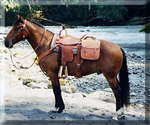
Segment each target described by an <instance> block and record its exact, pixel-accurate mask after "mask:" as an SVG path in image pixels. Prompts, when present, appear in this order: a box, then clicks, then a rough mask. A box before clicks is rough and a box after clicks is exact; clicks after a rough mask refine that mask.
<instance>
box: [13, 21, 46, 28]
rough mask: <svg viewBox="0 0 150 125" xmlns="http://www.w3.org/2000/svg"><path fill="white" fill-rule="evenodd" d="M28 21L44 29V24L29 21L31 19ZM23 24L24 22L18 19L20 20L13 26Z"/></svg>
mask: <svg viewBox="0 0 150 125" xmlns="http://www.w3.org/2000/svg"><path fill="white" fill-rule="evenodd" d="M28 21H29V22H31V23H33V24H36V25H38V26H39V27H41V28H44V26H43V25H42V24H39V23H37V22H34V21H32V20H29V19H28ZM21 22H22V21H21V20H20V19H18V20H16V21H15V22H14V24H13V25H18V24H19V23H21ZM22 23H23V22H22Z"/></svg>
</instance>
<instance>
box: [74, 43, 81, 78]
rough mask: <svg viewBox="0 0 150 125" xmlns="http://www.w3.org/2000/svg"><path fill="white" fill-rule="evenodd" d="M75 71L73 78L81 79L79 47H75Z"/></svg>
mask: <svg viewBox="0 0 150 125" xmlns="http://www.w3.org/2000/svg"><path fill="white" fill-rule="evenodd" d="M76 58H77V59H76V64H77V69H76V73H75V77H77V78H79V77H81V46H77V57H76Z"/></svg>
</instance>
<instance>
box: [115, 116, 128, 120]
mask: <svg viewBox="0 0 150 125" xmlns="http://www.w3.org/2000/svg"><path fill="white" fill-rule="evenodd" d="M112 119H113V120H125V119H126V117H125V116H124V115H121V116H114V117H113V118H112Z"/></svg>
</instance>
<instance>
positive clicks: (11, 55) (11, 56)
mask: <svg viewBox="0 0 150 125" xmlns="http://www.w3.org/2000/svg"><path fill="white" fill-rule="evenodd" d="M24 21H25V22H24V24H23V27H22V28H21V29H19V30H18V31H19V32H18V33H17V34H16V35H15V36H14V37H13V38H15V37H17V36H18V35H19V33H20V32H25V35H24V34H23V39H25V38H27V37H28V36H29V31H28V29H27V28H26V29H25V27H26V25H27V21H26V20H24ZM45 33H46V29H44V32H43V34H42V36H41V40H40V43H43V38H44V35H45ZM39 47H40V45H38V46H37V47H36V48H35V49H34V50H33V51H32V53H30V55H31V54H33V53H34V51H36V50H37V49H38V48H39ZM9 52H10V58H11V62H12V64H13V66H14V67H15V68H16V69H20V68H22V69H30V68H31V67H32V66H33V65H34V64H35V62H36V60H37V59H38V57H37V56H36V58H35V59H34V61H33V63H32V64H31V65H30V66H28V67H24V66H21V67H18V66H16V64H15V63H14V60H13V57H14V56H13V54H12V51H11V50H10V49H9ZM28 55H29V54H28ZM25 57H27V56H25Z"/></svg>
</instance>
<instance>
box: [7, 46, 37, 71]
mask: <svg viewBox="0 0 150 125" xmlns="http://www.w3.org/2000/svg"><path fill="white" fill-rule="evenodd" d="M9 52H10V59H11V62H12V64H13V66H14V67H15V68H16V69H30V68H31V67H32V66H33V65H34V64H35V62H36V60H37V57H36V58H35V59H34V61H33V63H32V64H31V65H30V66H28V67H24V66H20V67H18V66H17V65H16V64H15V63H14V60H13V57H14V56H13V54H12V51H11V50H10V49H9Z"/></svg>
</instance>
